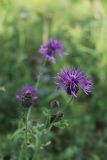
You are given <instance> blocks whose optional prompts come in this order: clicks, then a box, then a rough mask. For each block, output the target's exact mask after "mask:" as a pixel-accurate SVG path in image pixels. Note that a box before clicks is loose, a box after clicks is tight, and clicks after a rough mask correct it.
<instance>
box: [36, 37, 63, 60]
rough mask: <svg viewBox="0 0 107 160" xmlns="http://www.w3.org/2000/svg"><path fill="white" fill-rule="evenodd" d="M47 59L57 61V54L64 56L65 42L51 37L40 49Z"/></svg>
mask: <svg viewBox="0 0 107 160" xmlns="http://www.w3.org/2000/svg"><path fill="white" fill-rule="evenodd" d="M38 51H39V52H40V53H41V54H42V55H43V57H44V58H45V60H48V61H51V62H52V63H55V54H58V55H59V56H63V44H62V43H61V42H59V41H58V40H56V39H51V40H49V41H48V42H47V43H45V44H43V45H42V46H41V47H40V48H39V50H38Z"/></svg>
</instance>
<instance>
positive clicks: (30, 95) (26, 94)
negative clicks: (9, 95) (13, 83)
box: [16, 86, 37, 107]
mask: <svg viewBox="0 0 107 160" xmlns="http://www.w3.org/2000/svg"><path fill="white" fill-rule="evenodd" d="M16 99H17V100H18V101H20V102H21V105H22V106H23V107H30V106H31V105H32V104H33V103H34V101H35V100H36V99H37V96H36V90H35V89H34V88H33V87H31V86H23V87H22V88H21V90H20V91H19V93H18V94H17V95H16Z"/></svg>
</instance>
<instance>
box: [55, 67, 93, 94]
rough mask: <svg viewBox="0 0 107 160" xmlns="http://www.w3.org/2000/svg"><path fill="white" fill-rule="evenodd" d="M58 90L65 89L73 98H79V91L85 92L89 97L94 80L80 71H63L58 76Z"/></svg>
mask: <svg viewBox="0 0 107 160" xmlns="http://www.w3.org/2000/svg"><path fill="white" fill-rule="evenodd" d="M56 85H57V87H58V89H63V90H65V92H66V93H67V94H69V95H71V96H72V97H77V93H78V90H79V89H81V90H83V91H84V92H85V93H86V94H87V95H88V93H90V92H91V91H92V88H93V87H92V86H93V83H92V80H91V79H89V78H88V77H87V76H86V75H85V74H84V73H83V72H82V71H80V70H78V69H74V68H73V69H72V68H71V69H63V70H61V71H60V73H59V74H58V75H57V76H56Z"/></svg>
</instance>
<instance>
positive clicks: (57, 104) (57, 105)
mask: <svg viewBox="0 0 107 160" xmlns="http://www.w3.org/2000/svg"><path fill="white" fill-rule="evenodd" d="M59 105H60V104H59V101H58V100H53V101H51V102H50V107H51V108H57V107H59Z"/></svg>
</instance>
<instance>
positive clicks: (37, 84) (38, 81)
mask: <svg viewBox="0 0 107 160" xmlns="http://www.w3.org/2000/svg"><path fill="white" fill-rule="evenodd" d="M45 63H46V62H45V61H44V63H43V68H44V66H45ZM42 74H43V69H42V70H41V72H40V73H39V75H38V79H37V82H36V86H35V87H36V89H38V86H39V83H40V79H41V76H42Z"/></svg>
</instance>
